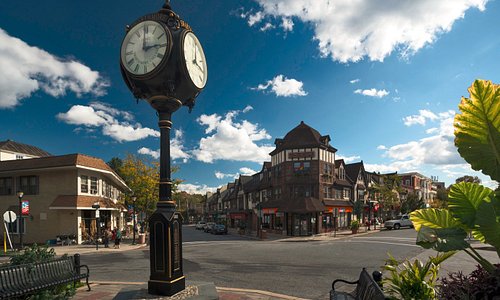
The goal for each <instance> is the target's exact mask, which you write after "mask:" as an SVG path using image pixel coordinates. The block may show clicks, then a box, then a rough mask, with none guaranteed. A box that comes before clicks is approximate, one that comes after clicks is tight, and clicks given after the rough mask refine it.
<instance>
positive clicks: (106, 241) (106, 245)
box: [104, 228, 111, 248]
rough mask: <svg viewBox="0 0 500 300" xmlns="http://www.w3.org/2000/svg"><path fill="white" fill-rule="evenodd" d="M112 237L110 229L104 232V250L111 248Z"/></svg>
mask: <svg viewBox="0 0 500 300" xmlns="http://www.w3.org/2000/svg"><path fill="white" fill-rule="evenodd" d="M110 237H111V231H110V230H109V228H106V229H105V230H104V248H109V238H110Z"/></svg>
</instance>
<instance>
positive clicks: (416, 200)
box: [401, 193, 425, 214]
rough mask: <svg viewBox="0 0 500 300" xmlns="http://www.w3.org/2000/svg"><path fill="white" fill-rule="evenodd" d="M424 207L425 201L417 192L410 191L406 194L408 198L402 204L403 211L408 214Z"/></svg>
mask: <svg viewBox="0 0 500 300" xmlns="http://www.w3.org/2000/svg"><path fill="white" fill-rule="evenodd" d="M424 207H425V202H424V200H423V199H422V198H421V197H418V195H417V194H415V193H409V194H408V195H407V196H406V200H405V201H403V203H402V204H401V212H402V213H404V214H406V213H410V212H412V211H414V210H416V209H419V208H424Z"/></svg>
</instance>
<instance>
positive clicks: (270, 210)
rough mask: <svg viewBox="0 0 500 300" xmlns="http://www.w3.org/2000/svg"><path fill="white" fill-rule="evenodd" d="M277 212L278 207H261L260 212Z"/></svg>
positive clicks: (269, 213)
mask: <svg viewBox="0 0 500 300" xmlns="http://www.w3.org/2000/svg"><path fill="white" fill-rule="evenodd" d="M277 212H278V209H277V208H263V209H262V213H263V214H268V215H271V214H275V213H277Z"/></svg>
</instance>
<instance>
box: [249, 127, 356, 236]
mask: <svg viewBox="0 0 500 300" xmlns="http://www.w3.org/2000/svg"><path fill="white" fill-rule="evenodd" d="M330 140H331V139H330V136H329V135H321V134H320V133H319V132H318V131H317V130H315V129H313V128H312V127H310V126H308V125H307V124H305V123H304V122H301V123H300V124H299V125H298V126H297V127H295V128H294V129H292V130H291V131H290V132H288V133H287V134H286V135H285V137H284V138H283V139H276V141H275V144H276V149H275V150H274V151H272V152H271V153H270V155H271V187H270V190H271V191H270V192H271V193H270V196H271V197H270V200H269V201H266V202H263V203H261V204H260V207H259V210H260V211H259V213H260V220H261V221H262V224H261V225H262V227H263V228H267V229H269V230H272V231H273V232H275V233H281V234H286V235H291V236H302V235H312V234H317V233H320V232H325V231H329V230H331V229H332V228H333V223H334V216H335V217H337V218H338V217H340V213H341V212H342V213H343V216H344V219H343V220H342V223H343V224H344V226H347V225H348V223H350V218H351V213H352V203H351V202H350V201H349V199H350V194H351V185H350V184H349V182H347V181H346V178H345V177H342V179H340V177H339V175H342V176H344V174H345V173H344V172H343V173H342V174H339V172H336V168H335V163H336V161H335V153H336V152H337V149H335V148H334V147H332V146H331V145H330ZM338 164H339V166H341V165H343V162H339V163H338ZM344 188H345V190H344ZM347 213H349V219H348V220H347V217H346V216H347ZM338 221H341V220H337V224H339V222H338ZM280 231H281V232H280Z"/></svg>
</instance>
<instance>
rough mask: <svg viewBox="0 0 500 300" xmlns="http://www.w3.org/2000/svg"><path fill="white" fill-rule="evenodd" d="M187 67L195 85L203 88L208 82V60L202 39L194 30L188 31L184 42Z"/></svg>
mask: <svg viewBox="0 0 500 300" xmlns="http://www.w3.org/2000/svg"><path fill="white" fill-rule="evenodd" d="M183 53H184V60H185V63H186V69H187V72H188V74H189V77H190V78H191V81H193V83H194V85H195V86H196V87H197V88H199V89H201V88H203V87H205V84H206V83H207V62H206V59H205V53H203V48H202V47H201V43H200V41H198V38H197V37H196V36H195V35H194V33H192V32H188V33H186V35H185V36H184V42H183Z"/></svg>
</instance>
